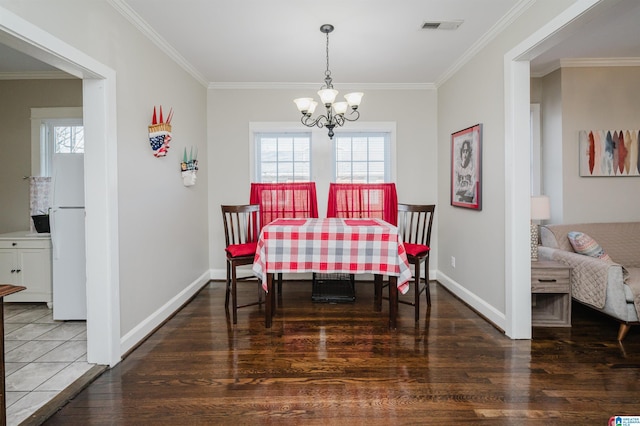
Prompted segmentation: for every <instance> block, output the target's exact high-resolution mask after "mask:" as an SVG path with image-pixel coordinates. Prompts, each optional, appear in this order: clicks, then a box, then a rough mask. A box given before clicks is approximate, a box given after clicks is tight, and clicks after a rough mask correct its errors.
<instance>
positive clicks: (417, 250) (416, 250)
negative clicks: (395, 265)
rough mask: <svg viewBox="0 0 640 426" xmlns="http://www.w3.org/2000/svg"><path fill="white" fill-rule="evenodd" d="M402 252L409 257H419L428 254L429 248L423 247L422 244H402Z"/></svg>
mask: <svg viewBox="0 0 640 426" xmlns="http://www.w3.org/2000/svg"><path fill="white" fill-rule="evenodd" d="M404 250H405V251H406V252H407V254H408V255H409V256H413V257H420V256H424V255H425V254H427V253H429V251H430V250H431V248H429V246H425V245H424V244H411V243H404Z"/></svg>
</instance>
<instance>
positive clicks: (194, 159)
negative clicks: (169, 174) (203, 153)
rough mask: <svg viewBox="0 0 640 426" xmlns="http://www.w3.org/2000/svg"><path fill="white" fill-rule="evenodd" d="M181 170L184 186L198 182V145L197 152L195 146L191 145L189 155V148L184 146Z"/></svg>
mask: <svg viewBox="0 0 640 426" xmlns="http://www.w3.org/2000/svg"><path fill="white" fill-rule="evenodd" d="M180 170H181V171H182V184H183V185H184V186H193V185H195V184H196V173H197V172H198V147H196V149H195V153H194V150H193V147H191V150H190V151H189V156H188V157H187V148H186V147H185V148H184V153H183V154H182V163H180Z"/></svg>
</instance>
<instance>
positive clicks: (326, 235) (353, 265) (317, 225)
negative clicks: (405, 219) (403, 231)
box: [253, 218, 411, 294]
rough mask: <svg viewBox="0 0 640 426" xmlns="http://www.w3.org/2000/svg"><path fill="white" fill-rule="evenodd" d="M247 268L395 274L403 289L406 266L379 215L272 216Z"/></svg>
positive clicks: (393, 232) (394, 234)
mask: <svg viewBox="0 0 640 426" xmlns="http://www.w3.org/2000/svg"><path fill="white" fill-rule="evenodd" d="M253 272H254V273H255V275H256V276H257V277H259V278H261V279H262V287H263V288H264V289H265V291H266V290H267V279H266V276H267V273H278V272H327V273H349V274H362V273H371V274H380V275H387V276H389V275H392V276H397V277H398V290H399V291H400V293H402V294H405V293H406V292H407V291H408V290H409V280H410V279H411V269H410V267H409V262H408V260H407V254H406V252H405V250H404V245H402V241H401V238H400V237H399V236H398V229H397V228H396V227H395V226H393V225H391V224H389V223H387V222H385V221H383V220H381V219H338V218H327V219H276V220H274V221H273V222H271V223H270V224H268V225H266V226H265V227H264V228H262V232H261V234H260V239H259V241H258V248H257V250H256V257H255V259H254V261H253Z"/></svg>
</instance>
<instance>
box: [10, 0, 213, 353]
mask: <svg viewBox="0 0 640 426" xmlns="http://www.w3.org/2000/svg"><path fill="white" fill-rule="evenodd" d="M0 6H2V7H5V8H7V9H9V10H10V11H12V12H13V13H15V14H17V15H19V16H21V17H23V18H24V19H26V20H27V21H30V22H31V23H33V24H34V25H36V26H38V27H40V28H42V29H44V30H45V31H47V32H48V33H50V34H52V35H53V36H55V37H58V38H59V39H61V40H62V41H64V42H66V43H68V44H69V45H71V46H73V47H75V48H77V49H79V50H81V51H83V52H84V53H86V54H87V55H89V56H91V57H92V58H94V59H95V60H97V61H99V62H100V63H102V64H105V65H107V66H108V67H110V68H112V69H113V70H115V71H116V74H117V82H116V84H117V86H116V97H117V99H116V102H117V123H118V125H117V131H116V133H117V142H116V141H114V142H113V143H114V149H117V153H118V158H117V160H118V170H117V181H118V196H119V212H118V216H119V230H118V235H119V247H118V248H119V262H120V276H119V282H120V288H119V293H120V299H121V300H120V302H121V305H120V306H121V314H120V315H121V318H120V324H121V335H122V336H125V335H127V334H128V333H129V334H130V333H132V332H134V331H136V330H138V331H140V334H135V333H134V335H133V336H132V337H131V338H130V340H133V342H131V341H130V342H129V344H131V343H135V340H136V339H139V338H140V337H141V334H144V332H145V330H146V329H145V327H144V324H145V321H147V322H148V320H149V318H153V317H154V316H162V315H163V314H164V311H163V308H164V307H165V305H166V304H167V303H169V302H170V301H171V300H172V299H174V298H175V297H176V296H177V295H178V294H180V292H182V291H183V290H185V289H186V288H187V287H188V286H189V285H190V284H192V283H193V282H194V281H196V280H197V279H198V278H199V277H201V276H202V275H203V274H208V268H209V255H208V241H207V232H206V229H207V224H208V217H209V214H208V212H207V202H206V197H207V181H208V179H207V174H208V164H207V146H206V113H205V111H206V88H205V87H204V86H203V85H201V84H200V83H199V82H197V81H196V80H195V79H194V78H193V77H191V76H190V75H189V74H187V73H186V72H185V71H184V70H183V69H182V68H181V67H179V66H178V65H177V64H176V63H175V62H174V61H173V60H171V59H170V58H169V57H167V56H166V55H165V54H164V53H163V52H162V51H161V50H160V49H158V48H157V47H156V46H155V45H154V44H153V43H152V42H151V41H149V39H148V38H146V37H145V36H143V35H142V34H141V33H140V32H139V31H138V30H137V29H136V28H134V27H133V26H132V25H131V24H130V23H129V22H128V21H127V20H125V19H124V18H123V17H122V16H121V15H120V14H119V13H118V12H116V11H115V10H114V9H113V8H112V7H111V6H110V5H109V4H108V3H107V2H106V1H98V0H96V1H91V2H86V1H74V0H60V1H56V2H22V1H9V0H2V1H0ZM154 105H163V106H164V108H165V113H166V112H167V111H168V109H169V108H170V107H173V109H174V112H175V115H174V119H173V121H172V124H173V141H172V143H171V147H172V148H171V149H170V153H169V155H168V156H167V157H165V158H161V159H157V158H154V157H153V155H152V151H151V148H150V147H149V143H148V134H147V132H148V129H147V126H148V125H149V124H150V121H151V114H152V111H153V106H154ZM87 143H91V142H90V141H87ZM116 143H117V146H115V144H116ZM191 145H194V146H197V147H198V151H199V153H200V156H199V159H200V160H201V163H200V166H201V170H200V172H199V174H198V175H199V181H198V184H197V185H196V186H194V187H191V188H185V187H184V186H183V185H182V180H181V178H180V161H181V158H182V150H183V148H184V147H185V146H186V147H190V146H191ZM87 214H88V215H89V214H90V212H89V211H88V212H87ZM207 276H208V275H207ZM161 319H162V318H161V317H160V318H154V320H155V321H159V320H161ZM147 329H148V327H147Z"/></svg>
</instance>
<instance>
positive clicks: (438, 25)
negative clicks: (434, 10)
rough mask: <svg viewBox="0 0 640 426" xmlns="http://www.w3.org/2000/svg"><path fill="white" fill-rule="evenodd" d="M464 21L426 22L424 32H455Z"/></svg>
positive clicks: (423, 25) (423, 24)
mask: <svg viewBox="0 0 640 426" xmlns="http://www.w3.org/2000/svg"><path fill="white" fill-rule="evenodd" d="M463 22H464V21H425V22H423V23H422V27H421V28H422V29H423V30H455V29H457V28H458V27H459V26H460V25H462V23H463Z"/></svg>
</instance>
